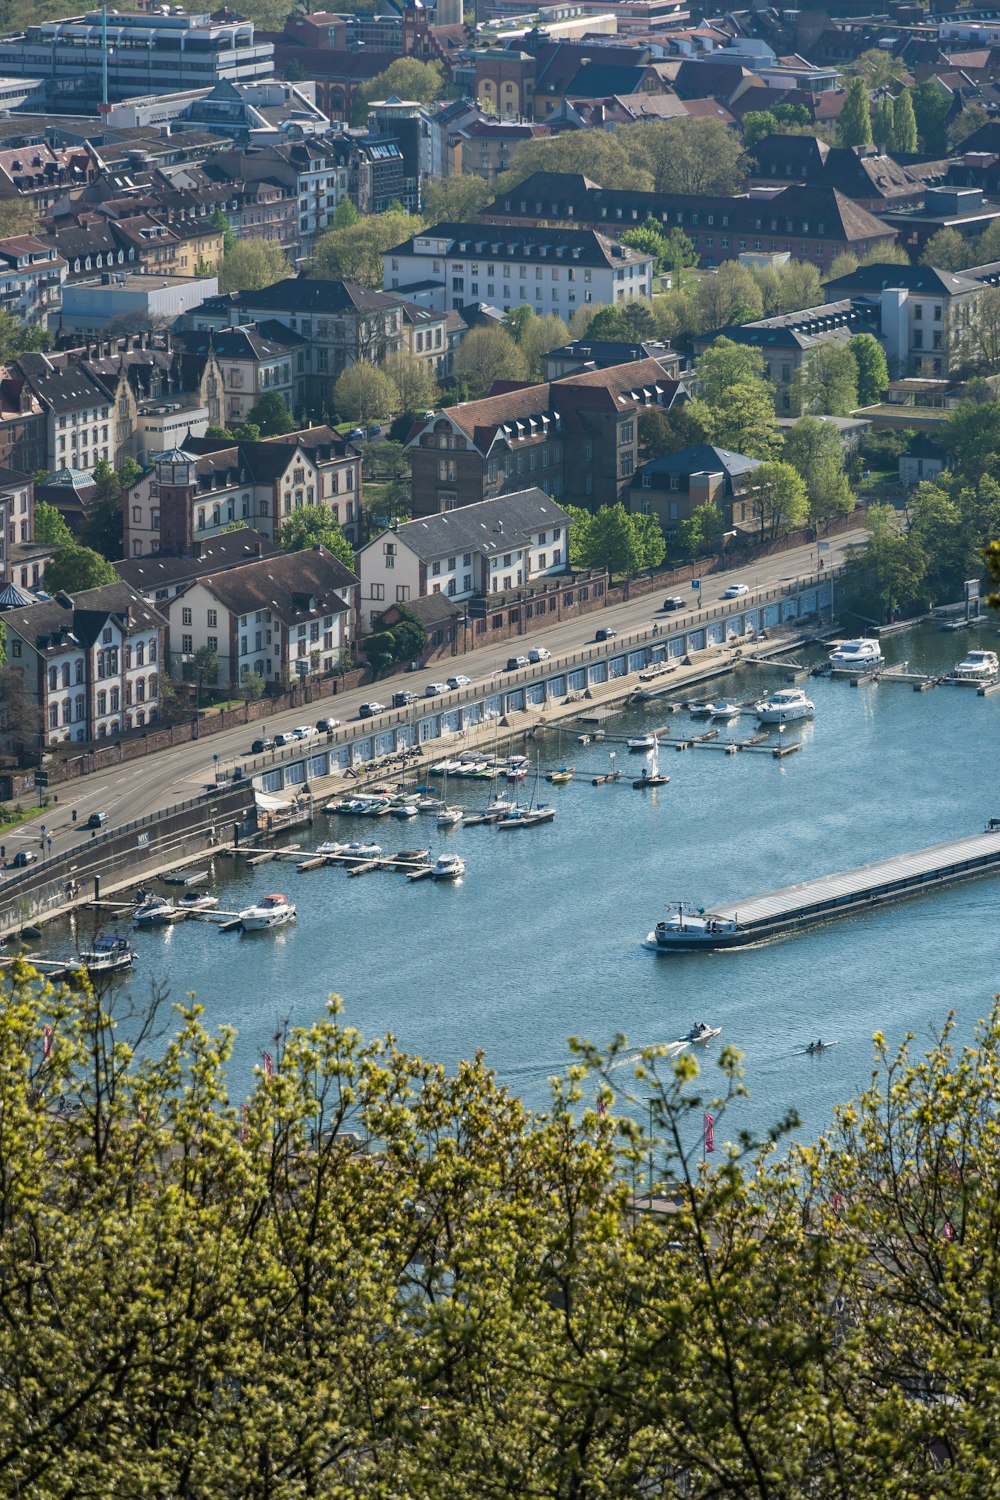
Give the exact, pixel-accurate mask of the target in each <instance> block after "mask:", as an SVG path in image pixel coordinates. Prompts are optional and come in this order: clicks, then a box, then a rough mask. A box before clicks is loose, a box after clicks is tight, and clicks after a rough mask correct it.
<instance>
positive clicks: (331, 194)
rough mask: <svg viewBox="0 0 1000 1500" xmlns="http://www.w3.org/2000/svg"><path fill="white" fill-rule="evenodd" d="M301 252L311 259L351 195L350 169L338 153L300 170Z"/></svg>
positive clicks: (305, 257) (298, 179)
mask: <svg viewBox="0 0 1000 1500" xmlns="http://www.w3.org/2000/svg"><path fill="white" fill-rule="evenodd" d="M296 189H297V192H298V198H299V254H300V257H301V258H302V259H304V260H305V259H308V257H309V256H310V255H311V254H312V251H313V246H314V244H315V241H316V239H317V237H318V236H319V235H321V234H322V233H323V232H324V231H325V230H327V229H329V228H330V225H331V223H332V221H333V216H334V214H335V213H336V212H337V209H338V208H339V207H340V205H341V204H342V203H343V201H344V199H345V198H346V197H347V196H348V169H347V165H346V163H344V164H341V163H340V162H338V161H337V160H336V159H335V158H334V157H332V156H330V157H325V158H317V159H316V161H314V162H312V163H311V164H310V165H309V166H308V167H301V168H299V171H298V178H297V182H296Z"/></svg>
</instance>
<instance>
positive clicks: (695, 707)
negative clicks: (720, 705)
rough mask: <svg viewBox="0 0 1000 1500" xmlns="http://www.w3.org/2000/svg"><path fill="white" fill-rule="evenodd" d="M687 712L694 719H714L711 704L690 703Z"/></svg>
mask: <svg viewBox="0 0 1000 1500" xmlns="http://www.w3.org/2000/svg"><path fill="white" fill-rule="evenodd" d="M687 711H688V713H689V714H690V715H691V717H692V719H710V718H711V717H712V704H711V703H689V704H688V706H687Z"/></svg>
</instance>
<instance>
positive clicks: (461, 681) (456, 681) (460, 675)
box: [448, 672, 472, 688]
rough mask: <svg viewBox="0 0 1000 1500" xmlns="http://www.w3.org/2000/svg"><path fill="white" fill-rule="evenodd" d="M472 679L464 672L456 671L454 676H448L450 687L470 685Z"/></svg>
mask: <svg viewBox="0 0 1000 1500" xmlns="http://www.w3.org/2000/svg"><path fill="white" fill-rule="evenodd" d="M471 681H472V678H471V677H466V675H465V673H464V672H456V674H455V676H454V677H449V678H448V686H449V687H450V688H460V687H468V686H469V683H470V682H471Z"/></svg>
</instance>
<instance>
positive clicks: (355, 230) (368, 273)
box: [309, 211, 424, 290]
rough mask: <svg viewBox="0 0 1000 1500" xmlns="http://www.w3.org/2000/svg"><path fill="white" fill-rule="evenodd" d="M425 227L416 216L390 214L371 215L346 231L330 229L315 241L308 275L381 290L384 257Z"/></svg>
mask: <svg viewBox="0 0 1000 1500" xmlns="http://www.w3.org/2000/svg"><path fill="white" fill-rule="evenodd" d="M423 228H424V220H423V219H421V218H418V217H417V216H416V215H415V214H408V213H394V212H392V211H389V212H387V213H384V214H372V215H371V216H370V217H368V218H364V219H361V220H359V222H358V223H357V224H351V225H348V226H347V228H346V229H328V230H327V232H326V233H325V234H322V235H320V237H319V239H318V240H317V241H316V250H315V254H314V257H313V265H312V269H311V271H310V273H309V274H310V275H311V276H317V277H327V278H331V279H333V280H342V281H352V282H356V283H357V285H359V286H367V287H373V288H375V289H376V290H378V289H379V288H381V286H382V276H383V263H382V257H383V255H385V254H386V253H387V252H388V251H389V250H392V249H394V247H395V246H396V245H401V244H402V243H403V241H404V240H407V239H409V237H410V236H411V235H413V234H419V233H420V231H421V229H423Z"/></svg>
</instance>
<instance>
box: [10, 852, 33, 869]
mask: <svg viewBox="0 0 1000 1500" xmlns="http://www.w3.org/2000/svg"><path fill="white" fill-rule="evenodd" d="M37 858H38V855H37V854H36V853H35V851H34V849H19V850H18V851H17V853H16V854H15V855H14V858H13V859H12V860H11V861H10V867H11V869H12V870H23V869H24V867H25V865H33V864H34V863H35V860H36V859H37Z"/></svg>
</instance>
